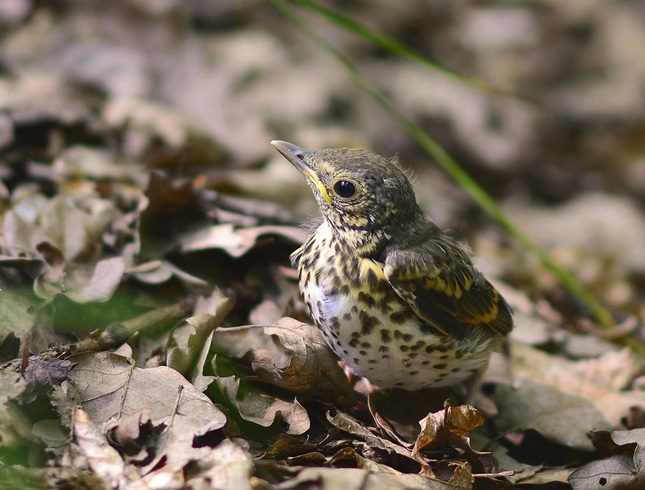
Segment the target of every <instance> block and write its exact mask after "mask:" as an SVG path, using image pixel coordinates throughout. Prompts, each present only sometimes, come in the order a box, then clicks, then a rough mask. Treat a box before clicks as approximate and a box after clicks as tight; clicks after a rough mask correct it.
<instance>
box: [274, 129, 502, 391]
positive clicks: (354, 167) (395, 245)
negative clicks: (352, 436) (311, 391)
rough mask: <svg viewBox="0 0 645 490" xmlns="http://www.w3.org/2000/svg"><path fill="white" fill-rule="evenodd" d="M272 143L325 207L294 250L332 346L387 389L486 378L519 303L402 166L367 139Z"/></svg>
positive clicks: (306, 293)
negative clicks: (424, 203) (421, 197)
mask: <svg viewBox="0 0 645 490" xmlns="http://www.w3.org/2000/svg"><path fill="white" fill-rule="evenodd" d="M272 144H273V146H275V147H276V149H277V150H278V151H279V152H280V153H281V154H282V155H284V156H285V157H286V158H287V160H289V161H290V162H291V163H292V164H293V165H294V166H295V167H296V168H297V169H298V170H299V171H300V172H301V173H302V174H303V175H304V176H305V178H306V181H307V183H308V184H309V186H310V187H311V189H312V190H313V193H314V195H315V197H316V200H317V201H318V204H319V205H320V208H321V211H322V215H323V220H322V222H321V223H320V224H319V225H318V226H317V227H316V228H315V229H314V230H313V231H312V233H311V234H310V235H309V237H308V239H307V241H306V242H305V243H304V245H302V246H301V247H300V248H299V249H298V250H296V251H295V252H294V253H293V254H292V256H291V260H292V263H293V265H294V266H295V267H296V268H297V269H298V273H299V278H300V290H301V292H302V295H303V298H304V301H305V303H306V304H307V306H308V308H309V311H310V313H311V316H312V318H313V320H314V322H315V323H316V325H317V326H318V327H319V328H320V330H321V331H322V333H323V336H324V338H325V340H326V342H327V344H328V345H329V347H330V348H331V349H332V350H333V351H334V352H335V353H336V354H337V355H338V357H340V358H341V359H342V360H343V361H344V362H345V363H346V364H347V365H348V366H349V368H350V369H351V370H352V371H353V372H354V373H355V374H358V375H361V376H365V377H366V378H368V379H369V380H370V381H371V382H372V383H373V384H374V385H376V386H378V387H382V388H394V387H398V388H403V389H406V390H417V389H421V388H428V387H440V386H449V385H454V384H457V383H460V382H462V381H465V380H466V379H468V378H475V377H477V376H478V375H479V374H480V373H481V372H482V371H483V370H484V369H485V368H486V366H487V364H488V360H489V357H490V353H491V351H492V350H493V349H495V348H496V347H498V346H499V345H500V343H501V342H502V341H503V339H504V337H505V336H506V335H508V333H509V332H510V331H511V328H512V326H513V322H512V317H511V313H510V309H509V307H508V306H507V304H506V302H505V301H504V299H503V298H502V297H501V296H500V294H499V293H498V292H497V290H496V289H495V288H494V287H493V286H492V285H491V284H490V283H489V282H488V281H487V280H486V279H485V278H484V276H483V275H482V274H481V273H480V272H479V271H478V270H477V269H475V267H474V266H473V264H472V262H471V261H470V258H469V257H468V255H467V254H466V253H465V252H464V251H463V250H462V249H461V248H460V247H459V245H458V244H457V243H456V242H455V241H454V240H452V239H451V238H450V237H448V236H447V235H446V234H445V233H443V232H442V231H441V230H440V229H439V227H437V226H436V225H435V224H434V223H433V222H432V221H430V220H428V219H427V218H426V216H425V214H424V213H423V211H422V210H421V208H420V207H419V205H418V204H417V202H416V198H415V195H414V191H413V188H412V185H411V184H410V182H409V181H408V179H407V178H406V176H405V175H404V174H403V172H402V171H401V170H400V169H399V168H398V167H397V166H396V165H395V164H394V163H392V162H390V161H389V160H387V159H385V158H383V157H380V156H378V155H375V154H373V153H370V152H368V151H365V150H355V149H346V148H335V149H326V150H320V151H308V150H305V149H303V148H299V147H297V146H295V145H292V144H291V143H286V142H284V141H274V142H272Z"/></svg>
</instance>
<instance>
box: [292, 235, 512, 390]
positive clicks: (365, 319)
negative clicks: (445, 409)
mask: <svg viewBox="0 0 645 490" xmlns="http://www.w3.org/2000/svg"><path fill="white" fill-rule="evenodd" d="M324 228H325V227H324V225H322V226H321V228H319V229H318V230H317V231H316V232H315V233H314V234H313V235H311V236H310V238H309V239H308V241H307V242H306V243H305V244H304V245H303V246H302V247H301V248H300V249H298V250H297V251H296V252H294V254H293V257H292V260H293V262H294V265H297V267H298V272H299V277H300V290H301V292H302V295H303V298H304V301H305V303H306V304H307V307H308V308H309V311H310V313H311V316H312V318H313V320H314V321H315V323H316V325H317V326H318V327H319V328H320V330H321V331H322V333H323V336H324V338H325V341H326V342H327V344H328V345H329V347H330V348H331V349H332V350H333V351H334V352H335V353H336V354H337V355H338V356H339V357H340V358H341V359H342V360H343V361H344V362H345V363H346V364H347V365H348V366H349V368H350V369H351V370H352V372H354V373H355V374H357V375H359V376H364V377H366V378H367V379H369V380H370V381H371V382H372V383H373V384H375V385H376V386H379V387H381V388H395V387H397V388H403V389H407V390H417V389H421V388H428V387H441V386H449V385H453V384H457V383H459V382H461V381H464V380H466V379H467V378H469V377H470V376H471V375H473V373H474V372H476V371H478V370H481V369H484V368H485V367H486V365H487V363H488V359H489V355H490V351H491V350H492V349H493V348H495V347H496V346H497V344H498V343H499V339H496V338H494V337H492V336H490V335H480V334H479V333H478V330H477V329H476V328H471V329H469V331H468V332H467V334H466V337H465V338H464V339H455V338H454V337H450V336H446V335H441V334H438V333H437V334H435V333H432V330H431V328H430V327H429V326H428V325H427V324H425V323H424V322H422V320H420V319H419V318H418V317H417V316H416V315H415V314H414V312H413V311H412V309H411V308H409V306H408V305H407V304H406V303H405V302H404V301H403V300H401V299H400V298H399V297H398V295H397V294H396V293H395V292H394V289H392V287H391V286H390V285H389V283H388V282H387V280H386V279H385V276H384V274H383V264H381V263H379V262H376V261H374V260H371V259H366V258H360V257H358V256H356V254H352V253H349V252H348V251H346V250H343V248H342V245H341V244H339V243H338V242H336V240H335V239H334V237H333V235H332V234H331V233H330V232H329V231H328V229H327V230H325V229H324Z"/></svg>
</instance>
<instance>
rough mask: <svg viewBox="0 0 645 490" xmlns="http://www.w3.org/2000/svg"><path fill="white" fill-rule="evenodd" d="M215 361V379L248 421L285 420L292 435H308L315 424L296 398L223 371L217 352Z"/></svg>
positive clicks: (265, 424)
mask: <svg viewBox="0 0 645 490" xmlns="http://www.w3.org/2000/svg"><path fill="white" fill-rule="evenodd" d="M212 364H213V371H214V372H215V380H214V381H215V384H216V385H217V387H218V388H219V390H220V393H221V394H222V395H223V396H224V397H225V398H226V399H227V400H228V403H229V404H230V405H231V406H233V407H234V408H235V409H236V410H237V413H238V414H239V415H240V417H242V418H243V419H244V420H246V421H248V422H252V423H254V424H257V425H259V426H260V427H271V426H274V425H275V424H276V423H279V422H282V423H283V425H285V426H286V428H285V432H286V433H287V434H290V435H300V434H304V433H305V432H307V431H308V430H309V428H310V427H311V420H310V419H309V414H308V413H307V410H305V408H304V407H303V406H302V405H301V404H300V402H299V401H298V400H297V399H296V398H293V399H291V400H289V399H285V398H284V397H280V396H277V395H272V394H269V393H265V392H264V390H262V389H260V387H259V386H258V385H257V384H256V383H252V382H248V381H246V380H244V379H240V378H239V377H237V376H235V375H230V376H226V375H223V374H220V372H219V370H218V364H220V362H218V359H217V355H215V356H213V362H212Z"/></svg>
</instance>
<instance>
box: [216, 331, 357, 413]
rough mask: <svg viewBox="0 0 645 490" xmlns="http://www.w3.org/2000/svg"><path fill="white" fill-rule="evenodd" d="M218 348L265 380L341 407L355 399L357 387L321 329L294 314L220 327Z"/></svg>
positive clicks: (217, 334) (217, 336)
mask: <svg viewBox="0 0 645 490" xmlns="http://www.w3.org/2000/svg"><path fill="white" fill-rule="evenodd" d="M213 346H214V348H215V350H216V351H217V352H219V353H221V354H224V355H225V356H227V357H230V358H233V359H238V360H241V361H243V362H245V363H247V364H248V365H250V366H251V368H252V369H253V371H254V372H255V374H256V375H257V376H258V378H259V379H260V380H261V381H264V382H265V383H269V384H272V385H275V386H279V387H280V388H284V389H287V390H289V391H291V392H293V393H298V394H303V395H310V396H313V397H315V398H319V399H321V400H325V401H330V402H332V403H334V404H337V405H338V406H346V405H349V404H351V403H352V400H353V396H354V395H353V391H352V388H351V385H350V384H349V382H348V381H347V377H346V376H345V373H344V372H343V370H342V369H341V368H340V367H339V366H338V362H337V360H336V357H335V356H334V354H333V353H332V352H331V350H330V349H329V348H328V347H327V344H325V342H324V340H323V339H322V336H321V335H320V332H319V330H318V329H317V328H316V327H314V326H312V325H307V324H306V323H302V322H299V321H297V320H294V319H293V318H282V319H281V320H279V321H278V322H276V323H275V324H274V325H249V326H244V327H234V328H227V329H220V330H217V331H216V332H215V335H214V337H213Z"/></svg>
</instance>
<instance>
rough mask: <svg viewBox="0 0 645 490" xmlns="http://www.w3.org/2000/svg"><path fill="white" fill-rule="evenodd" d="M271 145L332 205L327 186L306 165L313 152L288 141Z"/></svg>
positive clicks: (277, 141) (278, 141)
mask: <svg viewBox="0 0 645 490" xmlns="http://www.w3.org/2000/svg"><path fill="white" fill-rule="evenodd" d="M271 145H272V146H273V147H274V148H275V149H276V150H278V151H279V152H280V154H281V155H282V156H283V157H285V158H286V159H287V160H289V162H291V164H292V165H293V166H294V167H296V168H297V169H298V171H299V172H300V173H301V174H302V175H304V176H305V178H306V179H307V180H309V181H310V182H311V183H312V184H314V185H315V186H316V189H318V192H320V195H321V196H322V197H323V199H324V200H325V201H327V204H331V197H330V196H329V192H327V189H326V188H325V185H324V184H323V183H322V181H321V180H320V178H319V177H318V174H317V173H316V171H315V170H314V169H312V168H311V167H310V166H309V165H307V164H306V163H305V157H306V156H307V155H310V154H311V153H313V152H312V151H309V150H305V149H304V148H300V147H299V146H296V145H294V144H291V143H287V142H286V141H280V140H273V141H272V142H271Z"/></svg>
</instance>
